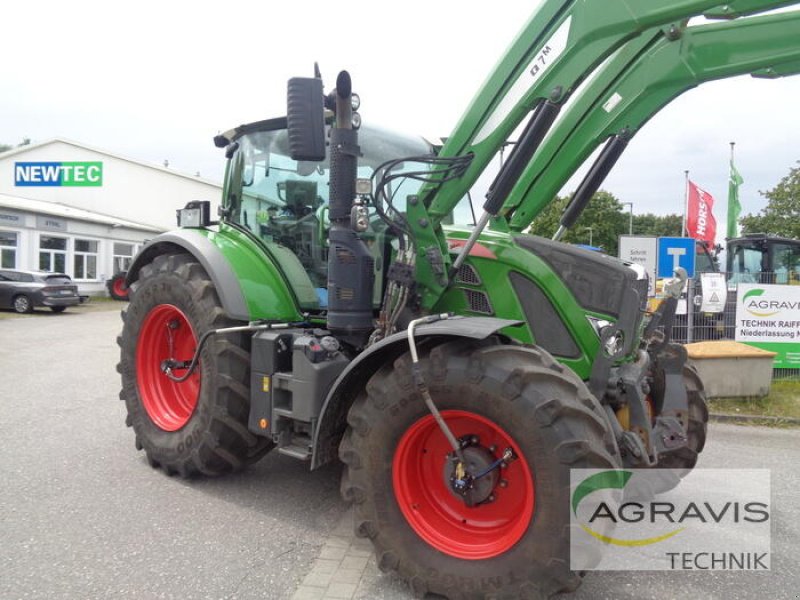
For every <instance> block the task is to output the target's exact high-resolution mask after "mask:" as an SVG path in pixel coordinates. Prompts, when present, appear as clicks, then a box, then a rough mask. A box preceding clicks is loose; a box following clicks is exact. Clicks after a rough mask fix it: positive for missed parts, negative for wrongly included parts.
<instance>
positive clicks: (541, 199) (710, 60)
mask: <svg viewBox="0 0 800 600" xmlns="http://www.w3.org/2000/svg"><path fill="white" fill-rule="evenodd" d="M733 36H735V38H736V44H735V45H734V44H731V39H732V37H733ZM798 39H800V12H792V13H788V14H775V15H766V16H759V17H752V18H749V19H745V20H740V21H730V22H725V23H713V24H709V25H698V26H693V27H688V28H686V29H684V30H682V31H681V33H680V37H679V38H675V39H670V37H668V36H667V35H665V34H664V32H663V31H661V30H652V31H650V32H646V33H645V34H643V35H642V36H640V37H639V38H637V39H636V40H634V41H632V42H630V43H629V44H628V45H626V46H625V47H624V48H623V49H622V50H621V51H620V52H619V53H618V54H617V55H615V56H614V58H613V59H612V60H610V61H609V62H608V63H607V64H605V65H603V67H602V68H601V71H600V72H599V73H598V76H597V77H595V78H594V79H593V80H592V81H591V82H590V83H589V84H588V85H586V86H585V87H584V88H583V89H582V90H581V91H580V93H579V94H578V95H577V96H575V97H573V99H572V101H571V103H570V105H569V106H568V107H567V108H566V109H565V110H564V111H563V112H562V115H561V120H560V121H559V122H558V123H557V124H556V125H555V126H554V127H553V129H551V131H550V133H549V134H548V137H547V138H546V139H545V140H544V142H543V143H542V146H541V148H540V151H539V152H538V153H537V155H536V156H535V157H534V159H533V160H532V161H531V162H530V163H529V164H528V167H527V169H526V170H525V172H524V173H523V174H522V176H521V177H520V179H519V181H518V182H517V184H516V185H515V187H514V189H513V190H512V191H511V194H510V196H509V198H508V200H507V201H506V204H505V205H504V206H503V208H502V210H501V214H503V215H504V216H505V217H506V218H508V220H509V226H510V228H511V230H512V231H522V230H523V229H525V228H526V227H527V226H528V225H530V223H531V221H532V220H533V219H535V218H536V216H537V215H539V214H540V213H541V212H542V211H543V210H544V208H545V207H546V206H547V205H548V204H549V203H550V202H551V201H552V199H553V198H554V197H555V195H556V194H557V193H558V191H559V190H560V189H561V188H562V187H563V185H564V184H565V183H566V181H567V179H568V177H569V173H572V172H574V170H575V169H577V168H578V167H579V166H580V165H581V163H583V162H584V160H586V159H587V158H588V157H589V156H590V155H591V153H592V152H593V151H594V149H595V148H596V147H597V146H598V145H600V144H602V143H603V142H605V141H606V140H608V139H610V138H612V137H613V136H616V135H621V134H623V132H624V135H626V136H627V138H628V139H630V137H632V136H633V135H635V134H636V133H637V132H638V131H639V130H640V129H641V127H642V126H643V125H644V124H645V123H646V122H647V121H648V120H649V119H650V118H651V117H652V116H653V115H655V114H656V113H657V112H658V111H659V110H661V109H662V108H663V107H664V106H666V105H667V104H668V103H669V102H671V101H672V100H674V99H675V98H676V97H678V96H679V95H680V94H682V93H684V92H686V91H688V90H690V89H692V88H694V87H696V86H698V85H701V84H703V83H706V82H709V81H712V80H716V79H722V78H726V77H733V76H736V75H745V74H752V75H754V76H760V77H779V76H787V75H792V74H796V73H798V67H800V45H798V44H797V40H798ZM598 183H599V182H598Z"/></svg>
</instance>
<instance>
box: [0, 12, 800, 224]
mask: <svg viewBox="0 0 800 600" xmlns="http://www.w3.org/2000/svg"><path fill="white" fill-rule="evenodd" d="M535 4H536V3H535V2H486V1H471V0H467V1H465V0H460V1H457V0H427V1H425V2H423V1H421V0H405V1H404V2H392V3H384V2H374V1H373V2H367V1H362V0H350V1H349V2H346V3H341V4H340V5H337V3H335V2H330V1H328V2H324V3H323V2H319V1H316V0H313V1H308V0H305V1H297V0H295V1H294V2H282V1H274V0H273V1H267V0H262V1H260V2H242V1H237V0H228V1H227V2H215V3H207V4H206V3H197V2H192V3H189V2H163V1H161V2H153V1H150V0H144V1H139V2H135V3H117V2H107V1H104V2H87V1H82V0H75V1H72V2H63V1H54V0H46V1H40V2H8V3H5V4H4V6H3V17H4V18H3V21H4V27H3V30H4V31H3V60H2V61H0V143H2V142H4V143H13V144H16V143H18V142H19V141H20V140H21V139H22V138H23V137H29V138H31V139H32V140H33V141H34V142H38V141H44V140H47V139H49V138H52V137H65V138H69V139H72V140H75V141H78V142H82V143H85V144H87V145H91V146H96V147H98V148H101V149H105V150H108V151H111V152H115V153H119V154H123V155H126V156H130V157H132V158H136V159H139V160H144V161H149V162H154V163H158V164H161V163H163V161H164V159H168V160H169V162H170V168H174V169H177V170H180V171H184V172H188V173H195V172H198V171H199V172H200V173H201V175H202V176H204V177H207V178H209V179H215V180H221V179H222V172H223V168H224V161H223V158H222V153H221V151H220V150H217V149H216V148H214V146H213V144H212V137H213V136H214V134H216V133H217V132H218V131H221V130H225V129H228V128H230V127H232V126H234V125H237V124H239V123H244V122H249V121H255V120H259V119H263V118H268V117H273V116H278V115H280V114H283V113H284V112H285V90H286V81H287V79H288V78H289V77H292V76H295V75H306V76H310V75H311V74H312V68H313V62H314V61H315V60H316V61H319V63H320V67H321V69H322V72H323V77H324V78H325V81H326V82H327V83H328V85H330V86H331V87H332V84H333V82H334V81H335V77H336V73H337V72H338V71H339V70H340V69H348V70H349V71H350V73H351V75H352V77H353V86H354V90H355V91H357V92H358V93H359V94H360V96H361V99H362V108H361V110H360V112H361V114H362V117H363V120H364V121H365V122H373V123H378V124H382V125H384V126H387V127H390V128H392V129H396V130H399V131H406V132H408V133H418V134H424V135H427V136H431V135H438V136H446V135H448V133H449V131H450V129H452V127H453V126H454V125H455V124H456V122H457V121H458V118H459V116H460V114H461V112H462V111H463V110H464V109H465V108H466V106H467V104H468V103H469V101H470V100H471V98H472V96H473V94H474V93H475V91H476V90H477V89H478V86H479V85H480V84H481V83H482V82H483V80H484V79H485V77H486V75H487V74H488V73H489V72H490V70H491V68H492V67H493V66H494V64H495V63H496V61H497V60H498V59H499V57H500V56H501V54H502V52H503V51H504V50H505V48H506V47H507V46H508V44H509V43H510V42H511V40H512V39H513V37H514V36H515V34H516V33H517V31H518V30H519V29H520V28H521V26H522V24H523V23H524V22H525V20H526V19H527V18H528V16H529V14H530V13H531V10H532V8H531V7H532V6H533V5H535ZM337 6H341V8H337ZM799 103H800V78H798V77H794V78H787V79H783V80H776V81H761V80H753V79H751V78H749V77H744V78H737V79H732V80H728V81H724V82H717V83H712V84H708V85H706V86H703V87H701V88H699V89H696V90H693V91H691V92H689V93H687V94H685V95H684V96H682V97H681V98H679V99H678V100H676V101H675V102H674V103H673V104H672V105H670V106H669V107H667V108H666V109H665V110H664V111H662V112H661V113H660V114H659V115H657V116H656V117H655V118H654V119H653V120H652V121H651V122H650V123H649V124H648V125H647V126H646V127H645V128H644V129H643V130H642V131H641V132H640V133H639V134H638V135H637V136H636V137H635V138H634V140H633V141H632V142H631V144H630V146H629V148H628V150H627V151H626V154H625V155H624V156H623V158H622V159H621V160H620V162H619V163H618V165H617V167H616V169H615V171H613V172H612V174H611V176H610V177H609V178H608V180H607V181H606V183H605V185H604V186H603V187H604V189H607V190H608V191H610V192H612V193H613V194H615V195H616V196H617V197H618V198H619V199H620V200H621V201H623V202H633V203H634V211H635V212H636V213H643V212H655V213H658V214H665V213H675V212H680V211H681V210H682V203H683V195H684V171H685V170H686V169H688V170H689V171H690V177H691V178H692V179H693V180H694V181H696V182H697V183H698V184H699V185H700V186H701V187H703V188H705V189H706V191H708V192H710V193H711V194H712V195H713V196H714V197H715V198H716V200H717V208H716V209H715V213H716V215H717V221H718V222H719V223H720V224H721V226H720V227H719V229H721V230H723V235H724V225H723V224H724V219H725V212H724V211H725V204H726V197H727V181H728V156H729V152H730V147H729V142H731V141H735V142H736V164H737V166H738V167H739V171H740V172H741V174H742V176H743V177H744V180H745V184H744V185H743V186H742V188H741V198H742V204H743V207H744V213H748V212H757V211H758V210H760V209H761V208H763V206H764V204H765V201H764V199H763V198H762V197H761V196H760V194H759V193H758V192H759V190H767V189H770V188H772V187H773V186H774V185H775V184H776V183H777V182H778V181H779V180H780V179H781V177H783V176H784V175H786V174H787V173H788V171H789V169H790V168H791V167H792V166H794V165H795V164H796V161H797V160H798V159H800V149H798V147H799V144H798V134H800V111H798V104H799ZM565 191H566V190H565Z"/></svg>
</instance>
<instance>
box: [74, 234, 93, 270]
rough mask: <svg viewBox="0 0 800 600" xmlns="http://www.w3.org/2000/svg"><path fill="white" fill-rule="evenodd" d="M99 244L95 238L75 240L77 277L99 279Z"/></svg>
mask: <svg viewBox="0 0 800 600" xmlns="http://www.w3.org/2000/svg"><path fill="white" fill-rule="evenodd" d="M97 246H98V243H97V242H96V241H94V240H80V239H76V240H75V256H74V257H73V258H74V266H75V269H74V271H73V277H74V278H75V279H97Z"/></svg>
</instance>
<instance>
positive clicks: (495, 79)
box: [412, 0, 791, 308]
mask: <svg viewBox="0 0 800 600" xmlns="http://www.w3.org/2000/svg"><path fill="white" fill-rule="evenodd" d="M787 4H791V3H788V2H786V1H785V0H783V1H769V0H761V1H757V0H747V1H745V2H730V3H727V4H725V5H720V4H719V2H713V1H704V0H679V1H677V2H672V3H654V2H649V1H646V0H629V1H625V2H622V1H620V2H603V3H591V2H577V1H575V0H568V1H565V0H547V1H546V2H544V3H543V5H542V6H541V7H540V8H539V10H538V11H537V12H536V13H535V14H534V15H533V16H532V17H531V19H530V20H529V21H528V22H527V23H526V25H525V26H524V27H523V29H522V31H521V32H520V34H519V35H518V36H517V38H516V40H515V41H514V42H513V43H512V45H511V47H510V48H509V50H508V51H507V52H506V54H505V55H504V56H503V57H502V58H501V60H500V61H499V63H498V65H497V67H496V68H495V70H494V71H493V72H492V73H491V74H490V76H489V77H488V79H487V80H486V82H485V84H484V85H483V86H482V88H481V89H480V90H479V92H478V93H477V95H476V96H475V98H474V99H473V101H472V103H471V104H470V106H469V108H468V109H467V110H466V111H465V113H464V115H463V116H462V118H461V120H460V122H459V124H458V125H457V126H456V128H455V129H454V131H453V132H452V133H451V135H450V136H449V137H448V138H447V142H446V144H445V145H444V147H443V148H442V150H441V152H440V156H442V157H457V156H470V157H471V163H470V165H469V167H468V168H467V170H466V172H465V173H464V174H463V176H461V177H459V178H456V179H452V180H450V181H447V182H444V183H440V184H437V185H428V186H426V187H425V188H423V190H422V192H421V194H420V196H421V198H422V200H423V202H422V203H421V205H420V207H418V208H417V209H416V210H415V213H414V215H413V216H414V219H413V221H412V223H413V224H414V225H415V227H416V228H417V229H420V228H425V229H427V231H424V232H421V235H419V236H418V240H419V246H420V247H419V248H418V252H417V256H418V259H417V265H416V267H417V268H416V270H417V280H418V284H419V285H420V287H421V288H422V298H423V306H425V307H428V308H430V307H431V306H433V304H435V302H436V301H437V300H438V298H439V297H440V295H441V293H443V292H444V290H445V289H446V287H447V285H448V278H446V277H442V276H441V269H437V268H436V266H435V265H432V264H430V262H431V259H432V258H433V260H435V261H441V262H443V263H444V265H445V267H446V268H445V270H447V267H449V261H450V259H449V256H448V253H447V247H446V244H445V240H444V235H443V234H442V232H441V229H440V228H439V225H440V224H441V222H442V219H443V218H445V216H447V215H449V214H450V213H451V212H452V210H453V209H454V208H455V206H456V204H457V203H458V202H459V201H460V200H461V198H462V197H463V196H464V194H465V193H466V192H467V191H468V190H469V189H470V187H471V186H472V185H473V184H474V183H475V181H476V180H477V179H478V177H479V176H480V175H481V173H482V172H483V171H484V170H485V168H486V167H487V165H488V164H489V162H490V161H491V160H492V158H493V157H494V156H495V155H496V154H497V153H498V152H499V150H500V148H501V147H502V146H503V144H504V143H505V142H506V141H507V140H508V138H509V136H510V135H511V134H512V133H513V132H514V131H515V129H516V128H517V127H518V126H519V125H520V124H521V123H522V122H523V120H524V119H525V118H526V117H527V116H528V115H529V114H531V112H534V117H532V118H531V123H532V122H533V120H534V119H535V118H537V117H536V113H537V112H541V110H539V107H540V106H541V107H547V106H549V107H550V108H551V109H552V108H553V107H555V111H556V112H557V111H558V110H559V109H561V108H562V107H563V106H564V105H565V103H566V102H567V100H568V99H569V98H570V95H571V94H572V93H573V92H574V91H575V90H576V89H577V88H578V86H579V85H580V84H581V83H582V82H583V81H584V80H585V79H586V78H587V77H588V76H589V75H591V74H593V73H594V72H595V71H596V70H597V68H598V67H600V66H601V65H602V64H603V63H604V62H605V61H607V60H608V59H609V57H612V56H613V55H615V53H617V52H619V51H620V50H621V49H623V48H624V47H625V46H626V44H629V43H631V42H632V41H634V40H637V39H638V38H639V37H640V36H642V34H645V33H647V32H649V33H650V35H653V33H654V31H657V30H658V29H659V28H664V31H665V32H666V34H665V35H667V36H674V35H677V33H678V32H679V31H680V29H681V28H682V27H683V26H684V25H685V21H687V20H688V19H689V18H691V17H693V16H697V15H701V14H708V15H709V16H711V17H714V18H726V19H731V18H734V17H739V16H743V15H749V14H754V13H758V12H763V11H767V10H770V9H773V8H777V7H781V6H786V5H787ZM542 110H543V109H542ZM551 122H552V121H551ZM527 150H528V153H529V154H530V155H532V156H533V157H534V158H535V157H536V156H537V155H538V154H540V153H541V152H540V148H537V147H532V148H528V149H527ZM537 150H539V152H537ZM509 162H511V161H509ZM518 162H519V161H518ZM564 171H565V172H566V171H567V170H566V169H564ZM570 174H571V171H570ZM503 175H504V174H503V173H502V172H501V174H500V176H499V177H502V176H503ZM505 175H506V176H508V175H509V173H508V172H507V173H505ZM510 175H511V177H510V179H516V177H518V173H517V172H515V173H511V174H510ZM508 178H509V177H507V179H508ZM512 183H516V182H515V181H512ZM503 187H505V188H507V189H510V187H511V186H509V185H508V181H504V182H503ZM506 200H507V198H505V197H494V198H491V199H489V200H487V204H486V205H484V208H485V209H487V208H488V209H490V210H486V211H485V212H484V214H483V216H482V218H481V220H480V222H481V225H485V224H486V223H487V222H488V221H489V220H490V219H489V217H491V216H494V215H495V213H496V210H494V209H496V208H499V206H500V205H502V204H504V203H505V202H506ZM420 223H424V225H419V224H420ZM503 223H504V221H500V222H497V221H495V223H494V226H495V227H500V228H501V229H502V228H503V227H504V225H503ZM431 230H433V233H434V234H435V235H431Z"/></svg>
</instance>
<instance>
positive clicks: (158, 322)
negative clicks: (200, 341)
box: [136, 304, 200, 431]
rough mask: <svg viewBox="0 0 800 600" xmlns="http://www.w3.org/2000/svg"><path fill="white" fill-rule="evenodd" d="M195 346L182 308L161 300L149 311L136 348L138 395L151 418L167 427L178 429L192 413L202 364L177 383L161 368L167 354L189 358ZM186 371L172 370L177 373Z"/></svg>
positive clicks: (192, 331)
mask: <svg viewBox="0 0 800 600" xmlns="http://www.w3.org/2000/svg"><path fill="white" fill-rule="evenodd" d="M196 347H197V337H196V336H195V333H194V330H193V329H192V326H191V324H190V323H189V319H188V318H187V317H186V315H185V314H184V313H183V312H182V311H181V310H180V309H179V308H177V307H176V306H173V305H171V304H159V305H158V306H156V307H155V308H153V309H152V310H151V311H150V312H149V313H147V317H145V320H144V323H143V324H142V328H141V330H140V332H139V342H138V346H137V348H136V374H137V382H138V385H139V397H140V398H141V399H142V405H144V409H145V411H147V414H148V416H149V417H150V419H151V420H152V421H153V423H155V424H156V425H157V426H158V427H160V428H161V429H163V430H164V431H177V430H178V429H180V428H181V427H183V426H184V425H186V423H187V422H188V421H189V419H190V418H191V417H192V414H193V413H194V409H195V407H196V406H197V398H198V396H199V394H200V368H199V367H198V368H197V369H195V372H194V373H192V375H191V376H190V377H189V379H187V380H186V381H184V382H182V383H177V382H175V381H173V380H171V379H170V378H169V377H167V375H166V374H165V373H164V372H163V371H162V370H161V363H162V361H164V360H166V359H168V358H172V359H175V360H180V361H184V360H189V359H191V357H192V356H193V355H194V351H195V348H196ZM185 373H186V371H185V370H181V369H176V370H175V371H174V372H173V374H174V375H176V376H178V377H180V376H181V375H183V374H185Z"/></svg>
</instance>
